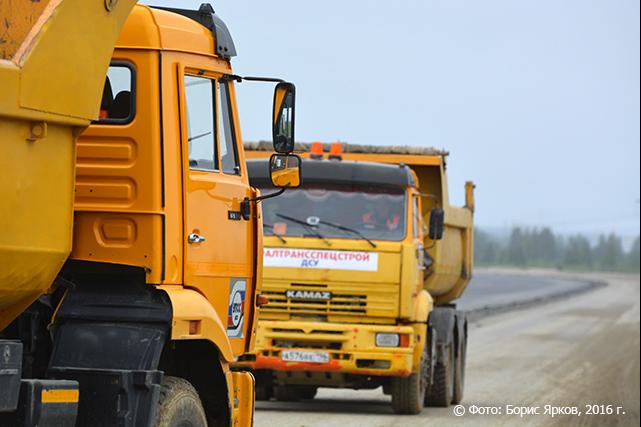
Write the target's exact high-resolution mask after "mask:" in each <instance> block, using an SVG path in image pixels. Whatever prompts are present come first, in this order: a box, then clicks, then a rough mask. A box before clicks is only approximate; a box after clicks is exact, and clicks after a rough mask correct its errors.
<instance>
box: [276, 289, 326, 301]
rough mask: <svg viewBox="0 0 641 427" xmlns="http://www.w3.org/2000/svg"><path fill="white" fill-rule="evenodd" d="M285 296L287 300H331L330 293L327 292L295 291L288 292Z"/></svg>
mask: <svg viewBox="0 0 641 427" xmlns="http://www.w3.org/2000/svg"><path fill="white" fill-rule="evenodd" d="M285 296H286V297H287V298H289V299H306V300H316V301H329V300H330V299H332V293H331V292H327V291H296V290H291V289H290V290H288V291H287V292H285Z"/></svg>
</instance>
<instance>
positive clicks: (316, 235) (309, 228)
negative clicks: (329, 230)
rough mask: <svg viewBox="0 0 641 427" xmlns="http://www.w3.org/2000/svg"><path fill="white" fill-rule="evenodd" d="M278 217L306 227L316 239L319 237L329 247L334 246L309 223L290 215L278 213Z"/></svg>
mask: <svg viewBox="0 0 641 427" xmlns="http://www.w3.org/2000/svg"><path fill="white" fill-rule="evenodd" d="M276 216H277V217H279V218H283V219H286V220H287V221H291V222H293V223H295V224H299V225H302V226H303V227H305V229H306V230H307V231H309V232H310V233H311V234H312V235H313V236H314V237H318V238H319V239H321V240H322V241H323V242H325V244H326V245H327V246H332V244H331V243H330V241H329V240H327V238H326V237H325V236H323V235H322V234H320V233H319V232H318V231H317V230H315V229H314V227H312V226H311V225H309V224H308V223H306V222H305V221H303V220H302V219H298V218H294V217H291V216H289V215H283V214H280V213H277V214H276Z"/></svg>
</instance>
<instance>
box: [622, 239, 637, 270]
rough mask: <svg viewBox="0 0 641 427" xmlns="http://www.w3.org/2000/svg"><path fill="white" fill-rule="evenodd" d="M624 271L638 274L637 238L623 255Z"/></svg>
mask: <svg viewBox="0 0 641 427" xmlns="http://www.w3.org/2000/svg"><path fill="white" fill-rule="evenodd" d="M624 269H625V270H626V271H633V272H637V273H638V272H639V237H637V238H636V239H635V240H634V243H633V244H632V247H631V248H630V251H629V252H628V253H627V254H626V255H625V261H624Z"/></svg>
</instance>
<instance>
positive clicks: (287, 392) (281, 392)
mask: <svg viewBox="0 0 641 427" xmlns="http://www.w3.org/2000/svg"><path fill="white" fill-rule="evenodd" d="M297 392H298V389H297V388H296V387H291V386H289V387H288V386H286V385H277V386H275V387H274V397H275V398H276V400H278V401H280V402H295V401H297V400H298V399H300V398H301V397H302V396H301V395H300V394H298V393H297Z"/></svg>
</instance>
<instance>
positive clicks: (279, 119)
mask: <svg viewBox="0 0 641 427" xmlns="http://www.w3.org/2000/svg"><path fill="white" fill-rule="evenodd" d="M295 101H296V87H295V86H294V85H293V84H291V83H278V84H277V85H276V89H274V112H273V116H272V117H273V119H274V122H273V127H272V136H273V143H274V151H276V152H277V153H281V154H287V153H291V152H292V151H294V110H295V108H294V105H295Z"/></svg>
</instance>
